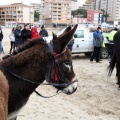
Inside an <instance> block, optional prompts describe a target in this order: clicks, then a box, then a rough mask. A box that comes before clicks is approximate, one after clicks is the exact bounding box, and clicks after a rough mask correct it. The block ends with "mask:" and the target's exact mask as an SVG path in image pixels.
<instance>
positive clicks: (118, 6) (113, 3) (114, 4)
mask: <svg viewBox="0 0 120 120" xmlns="http://www.w3.org/2000/svg"><path fill="white" fill-rule="evenodd" d="M101 9H103V10H105V14H106V12H107V14H108V15H109V17H108V18H107V22H111V23H113V21H120V0H96V10H101Z"/></svg>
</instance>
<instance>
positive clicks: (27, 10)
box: [0, 3, 34, 27]
mask: <svg viewBox="0 0 120 120" xmlns="http://www.w3.org/2000/svg"><path fill="white" fill-rule="evenodd" d="M24 23H34V10H33V8H32V7H31V6H28V5H25V4H23V3H15V4H11V5H2V6H0V25H3V26H6V27H15V26H16V25H17V24H24Z"/></svg>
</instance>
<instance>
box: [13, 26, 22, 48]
mask: <svg viewBox="0 0 120 120" xmlns="http://www.w3.org/2000/svg"><path fill="white" fill-rule="evenodd" d="M14 34H15V47H17V46H19V45H20V44H22V37H21V26H17V28H16V30H15V33H14Z"/></svg>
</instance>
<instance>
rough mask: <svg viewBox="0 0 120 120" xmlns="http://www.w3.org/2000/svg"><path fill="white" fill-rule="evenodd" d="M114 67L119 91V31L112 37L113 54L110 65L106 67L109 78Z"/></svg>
mask: <svg viewBox="0 0 120 120" xmlns="http://www.w3.org/2000/svg"><path fill="white" fill-rule="evenodd" d="M115 66H116V77H117V84H118V89H120V30H119V31H118V32H117V33H116V34H115V35H114V53H113V57H112V59H111V62H110V65H109V66H108V70H109V72H108V75H109V76H111V75H112V72H113V70H114V67H115Z"/></svg>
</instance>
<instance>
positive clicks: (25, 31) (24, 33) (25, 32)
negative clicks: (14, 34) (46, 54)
mask: <svg viewBox="0 0 120 120" xmlns="http://www.w3.org/2000/svg"><path fill="white" fill-rule="evenodd" d="M21 35H22V43H24V42H25V41H27V40H28V39H31V37H32V33H31V31H30V25H29V24H25V26H24V29H23V30H22V32H21Z"/></svg>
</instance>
